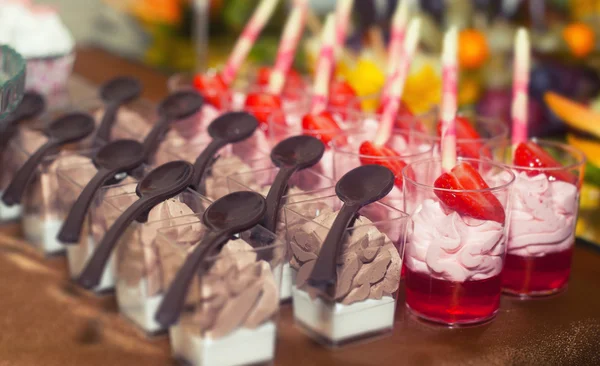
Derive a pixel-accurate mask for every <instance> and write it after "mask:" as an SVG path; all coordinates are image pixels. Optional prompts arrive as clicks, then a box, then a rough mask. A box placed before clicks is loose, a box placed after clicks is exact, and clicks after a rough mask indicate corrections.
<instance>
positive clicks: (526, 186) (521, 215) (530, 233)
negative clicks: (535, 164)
mask: <svg viewBox="0 0 600 366" xmlns="http://www.w3.org/2000/svg"><path fill="white" fill-rule="evenodd" d="M515 175H516V176H517V179H516V181H515V184H514V187H513V194H512V209H511V222H510V232H509V236H508V253H510V254H514V255H520V256H539V255H544V254H547V253H554V252H560V251H563V250H566V249H568V248H570V247H571V246H572V245H573V243H574V240H575V238H574V235H573V234H574V226H575V223H576V220H577V208H578V202H579V197H578V194H579V193H578V191H577V187H576V186H575V185H573V184H571V183H566V182H562V181H554V182H550V181H549V180H548V177H547V176H546V175H544V174H539V175H536V176H534V177H529V176H528V175H527V173H526V172H520V173H519V172H515Z"/></svg>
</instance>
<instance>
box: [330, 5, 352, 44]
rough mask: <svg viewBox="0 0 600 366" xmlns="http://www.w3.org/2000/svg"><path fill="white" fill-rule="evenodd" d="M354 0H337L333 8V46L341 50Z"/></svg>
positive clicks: (344, 41)
mask: <svg viewBox="0 0 600 366" xmlns="http://www.w3.org/2000/svg"><path fill="white" fill-rule="evenodd" d="M353 5H354V0H338V1H337V7H336V9H335V45H336V46H335V47H336V49H337V50H340V51H341V50H343V49H344V45H345V44H346V33H347V32H348V23H349V22H350V13H352V6H353Z"/></svg>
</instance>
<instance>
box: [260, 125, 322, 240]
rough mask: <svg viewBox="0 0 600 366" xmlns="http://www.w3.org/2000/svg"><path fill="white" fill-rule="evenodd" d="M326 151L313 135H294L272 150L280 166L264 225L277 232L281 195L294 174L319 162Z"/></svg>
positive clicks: (275, 162) (273, 158)
mask: <svg viewBox="0 0 600 366" xmlns="http://www.w3.org/2000/svg"><path fill="white" fill-rule="evenodd" d="M324 153H325V145H324V144H323V143H322V142H321V140H319V139H318V138H315V137H312V136H304V135H302V136H293V137H290V138H287V139H285V140H283V141H281V142H280V143H278V144H277V145H276V146H275V147H274V148H273V150H272V151H271V161H273V164H275V166H277V167H278V168H279V172H278V173H277V176H275V180H274V181H273V184H272V185H271V188H270V189H269V193H268V194H267V212H266V214H265V219H264V223H263V226H264V227H265V228H266V229H267V230H269V231H271V232H273V233H274V232H275V228H276V227H277V216H278V215H279V207H280V206H281V197H283V194H284V193H285V191H286V189H287V185H288V182H289V180H290V178H291V177H292V175H293V174H294V173H295V172H297V171H299V170H302V169H306V168H310V167H311V166H313V165H315V164H317V163H318V162H319V161H320V160H321V158H322V157H323V154H324Z"/></svg>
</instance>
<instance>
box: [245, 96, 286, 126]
mask: <svg viewBox="0 0 600 366" xmlns="http://www.w3.org/2000/svg"><path fill="white" fill-rule="evenodd" d="M244 109H245V110H246V111H247V112H248V113H252V114H253V115H254V117H256V119H257V120H258V122H260V127H261V129H262V130H263V131H267V130H268V128H269V123H270V122H271V121H273V122H275V123H278V124H281V125H283V124H285V119H284V115H283V109H282V107H281V98H279V96H277V95H273V94H269V93H250V94H248V95H247V96H246V102H245V103H244Z"/></svg>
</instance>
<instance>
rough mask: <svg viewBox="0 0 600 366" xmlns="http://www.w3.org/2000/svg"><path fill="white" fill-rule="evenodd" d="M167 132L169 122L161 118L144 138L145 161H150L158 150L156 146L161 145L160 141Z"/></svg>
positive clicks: (165, 118)
mask: <svg viewBox="0 0 600 366" xmlns="http://www.w3.org/2000/svg"><path fill="white" fill-rule="evenodd" d="M168 130H169V120H168V118H167V117H161V118H160V119H159V120H158V122H156V124H154V126H153V127H152V130H150V132H149V133H148V135H147V136H146V138H145V139H144V142H143V145H144V156H145V157H146V161H147V162H148V161H150V160H152V157H153V156H154V153H156V150H158V146H159V145H160V143H161V140H162V139H163V138H164V136H165V135H166V133H167V131H168Z"/></svg>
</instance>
